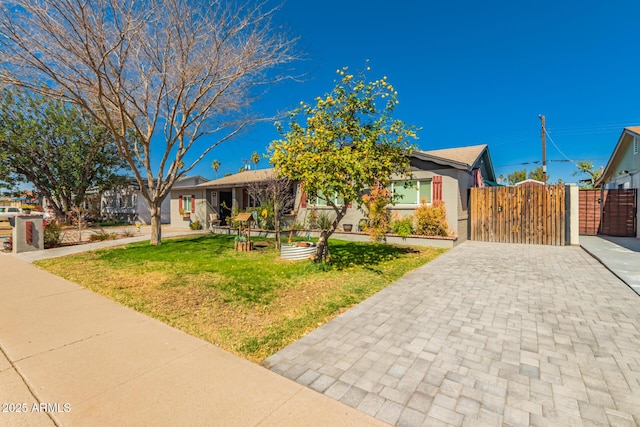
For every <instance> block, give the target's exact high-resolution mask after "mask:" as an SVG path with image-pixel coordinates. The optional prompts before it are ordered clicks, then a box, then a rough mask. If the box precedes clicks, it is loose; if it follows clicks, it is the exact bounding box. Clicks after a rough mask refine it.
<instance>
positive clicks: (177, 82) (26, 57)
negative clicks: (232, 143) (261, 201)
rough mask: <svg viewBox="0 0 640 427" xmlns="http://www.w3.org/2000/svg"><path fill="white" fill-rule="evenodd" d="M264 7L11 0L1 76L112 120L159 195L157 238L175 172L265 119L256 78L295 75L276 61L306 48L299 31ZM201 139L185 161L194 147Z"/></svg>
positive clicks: (144, 183)
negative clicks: (285, 30)
mask: <svg viewBox="0 0 640 427" xmlns="http://www.w3.org/2000/svg"><path fill="white" fill-rule="evenodd" d="M264 6H265V3H258V4H255V3H254V2H251V1H249V0H242V1H238V2H231V1H222V0H201V1H200V0H138V1H134V0H104V1H86V0H12V1H6V2H3V3H2V6H0V51H1V53H2V58H3V59H2V69H0V83H1V84H8V85H16V86H20V87H23V88H26V89H28V90H32V91H35V92H39V93H42V94H45V95H48V96H52V97H55V98H57V99H61V100H64V101H67V102H71V103H73V104H76V105H78V106H80V107H82V108H84V109H85V110H86V111H88V112H89V113H90V114H91V115H92V116H93V117H94V118H95V119H96V120H97V121H98V122H99V123H100V124H101V125H103V126H104V127H105V128H107V129H108V130H109V132H110V133H111V134H112V135H113V136H114V138H115V140H116V143H117V144H118V151H119V153H120V154H121V155H122V156H123V158H124V159H125V160H126V161H127V163H128V164H129V166H130V167H131V169H132V171H133V174H134V176H135V178H136V179H137V181H138V183H139V184H140V188H141V192H142V196H143V197H144V199H145V200H146V201H147V203H148V204H149V207H150V210H151V214H152V225H154V227H153V229H154V230H155V233H154V234H153V235H152V243H155V244H158V243H160V204H161V203H162V200H164V198H165V197H166V196H167V195H168V194H169V191H170V189H171V187H172V186H173V184H174V183H175V181H176V180H177V179H178V178H179V177H181V176H182V175H184V174H185V173H187V172H188V171H189V170H191V169H192V168H193V167H194V166H195V165H196V164H197V163H198V162H199V161H201V160H202V158H204V156H205V155H206V154H207V153H208V152H209V151H211V150H212V149H213V148H215V147H216V146H218V145H219V144H221V143H222V142H224V141H226V140H227V139H229V138H231V137H233V136H235V135H236V134H237V133H238V132H239V131H240V130H242V129H244V128H245V127H246V126H247V125H249V124H250V123H252V122H253V121H255V119H256V118H251V117H249V118H247V117H248V116H246V111H247V109H248V107H249V106H250V105H251V102H252V101H253V99H254V97H255V96H256V93H255V92H256V91H255V89H256V88H257V87H259V86H264V85H268V84H271V83H273V82H276V81H279V80H282V79H284V78H287V76H283V75H282V74H281V73H278V72H273V70H274V69H278V67H279V66H281V65H283V64H285V63H288V62H291V61H293V60H294V59H297V58H296V54H295V53H294V49H293V47H294V42H295V40H293V39H290V38H288V37H287V36H286V35H285V34H282V33H281V32H279V31H278V30H276V29H275V28H274V26H273V25H272V23H271V18H272V16H273V14H274V13H275V12H276V10H277V8H276V9H267V10H265V7H264ZM131 134H133V135H134V137H133V138H131ZM212 134H215V135H216V136H215V137H213V138H206V141H205V138H203V137H205V136H207V135H212ZM162 139H164V145H162V144H158V141H159V140H162ZM131 140H134V141H135V144H133V145H131V144H130V143H128V141H131ZM152 142H153V150H152ZM159 146H160V147H161V149H160V150H158V147H159ZM196 150H197V151H198V152H199V153H197V155H196V159H195V160H194V161H193V162H192V163H191V164H190V165H189V166H188V167H187V168H185V167H184V164H185V157H186V156H187V155H189V153H190V152H191V151H196ZM152 153H153V158H152Z"/></svg>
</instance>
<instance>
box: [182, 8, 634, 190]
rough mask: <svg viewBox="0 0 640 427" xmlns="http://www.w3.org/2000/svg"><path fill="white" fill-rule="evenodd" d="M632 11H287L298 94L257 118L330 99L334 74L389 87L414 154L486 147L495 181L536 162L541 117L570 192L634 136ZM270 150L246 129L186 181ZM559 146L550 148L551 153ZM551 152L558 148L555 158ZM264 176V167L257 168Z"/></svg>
mask: <svg viewBox="0 0 640 427" xmlns="http://www.w3.org/2000/svg"><path fill="white" fill-rule="evenodd" d="M638 12H640V2H637V0H636V1H627V0H622V1H616V2H602V1H591V0H584V1H564V0H555V1H547V0H542V1H537V2H521V1H484V2H477V1H461V0H458V1H456V0H453V1H437V2H435V1H404V0H397V1H396V2H388V1H379V0H342V1H336V0H324V1H322V2H306V1H299V0H289V1H288V2H286V3H285V4H284V5H283V7H282V10H281V11H280V12H279V13H278V14H277V16H276V20H277V21H278V23H279V24H280V25H281V26H282V28H284V29H286V31H287V32H288V33H289V34H291V35H292V36H297V37H299V38H300V40H299V42H298V49H299V51H300V53H301V55H303V56H304V58H305V59H304V60H303V61H298V62H296V63H294V64H290V65H291V66H292V67H293V68H294V72H295V73H300V74H304V76H305V77H304V79H303V81H302V82H296V83H294V82H288V83H285V84H281V85H280V86H277V87H274V88H272V89H271V90H270V91H269V92H268V93H267V94H266V95H265V96H264V97H263V99H262V100H261V101H260V102H259V103H257V104H256V105H255V109H256V110H257V111H259V112H261V113H262V114H264V115H274V114H276V113H277V112H283V111H286V110H289V109H292V108H295V107H296V106H297V105H298V104H299V103H300V101H307V102H310V101H312V100H313V98H315V97H317V96H320V95H323V94H324V93H327V92H329V91H331V89H332V88H333V86H334V80H335V78H336V74H335V71H336V69H338V68H341V67H344V66H348V67H349V68H350V69H352V70H360V69H362V68H364V66H365V65H364V64H365V60H367V59H368V60H369V65H370V66H371V71H370V72H369V77H370V78H371V79H377V78H379V77H381V76H383V75H386V76H388V79H389V81H390V83H392V84H393V85H394V87H395V88H396V89H397V91H398V96H399V100H400V105H399V107H398V109H397V110H396V117H397V118H399V119H402V120H404V121H405V122H407V123H409V124H412V125H415V126H418V127H421V128H422V130H421V131H420V133H419V140H418V141H417V144H418V148H419V149H422V150H431V149H440V148H449V147H456V146H464V145H476V144H488V145H489V150H490V153H491V157H492V160H493V164H494V169H495V171H496V175H500V174H505V175H507V174H508V173H510V172H512V171H514V170H516V169H522V168H524V167H526V168H527V170H531V169H533V168H535V167H536V166H538V165H537V164H533V163H530V164H526V165H525V164H523V163H527V162H535V161H540V160H541V157H542V149H541V141H540V120H539V119H538V114H543V115H545V116H546V124H547V131H548V133H549V135H550V137H551V138H550V139H549V138H547V159H548V160H550V161H549V163H548V167H547V170H548V174H549V175H550V180H551V181H552V182H555V181H557V179H558V178H561V179H563V180H564V181H565V182H576V181H577V179H578V177H574V176H572V172H573V171H574V170H575V166H574V165H573V164H572V163H569V162H557V161H554V160H567V159H571V160H592V161H593V162H594V164H596V165H598V166H599V165H602V166H604V165H605V164H606V161H607V159H608V157H609V155H610V154H611V152H612V151H613V148H614V146H615V144H616V142H617V140H618V137H619V136H620V133H621V132H622V129H623V127H625V126H632V125H639V124H640V102H638V100H640V96H639V95H640V93H639V92H640V85H639V84H638V78H639V77H640V55H638V53H637V52H638V45H639V43H638V42H639V41H640V36H639V35H638V34H639V33H638V29H637V25H636V24H635V20H634V17H635V16H638ZM276 138H278V134H277V132H276V131H275V129H274V127H273V125H272V124H271V123H269V124H262V125H260V126H256V127H254V128H253V129H252V130H251V131H249V132H246V133H245V134H243V135H241V136H240V137H239V138H237V139H235V140H233V141H231V142H227V143H224V144H222V145H220V146H219V147H217V148H216V149H214V150H213V151H212V152H211V153H210V154H209V155H208V157H207V158H206V159H205V160H204V161H203V162H202V163H201V164H200V165H199V166H198V167H197V168H196V169H195V170H194V171H193V174H200V175H203V176H206V177H209V178H213V177H214V176H215V173H214V172H213V170H212V169H211V167H210V163H211V161H212V160H214V159H218V160H220V162H221V163H222V166H221V168H220V171H219V173H220V176H222V175H223V174H224V173H227V172H236V171H237V170H238V168H240V166H241V165H242V162H241V159H246V158H249V156H250V155H251V153H252V152H253V151H258V152H260V153H265V152H266V147H267V146H268V145H269V143H270V141H271V140H273V139H276ZM554 144H555V146H554ZM556 146H557V147H556ZM265 167H268V161H267V160H266V159H263V160H262V161H261V162H260V163H259V165H258V168H265Z"/></svg>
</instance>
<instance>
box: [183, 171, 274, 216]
mask: <svg viewBox="0 0 640 427" xmlns="http://www.w3.org/2000/svg"><path fill="white" fill-rule="evenodd" d="M274 178H275V173H274V171H273V169H258V170H248V171H244V172H238V173H237V174H234V175H229V176H225V177H223V178H220V179H216V180H213V181H208V182H205V183H202V184H198V185H184V186H183V185H181V186H179V187H178V186H176V187H174V188H173V189H172V190H171V202H170V211H171V227H175V228H188V227H189V226H190V225H191V223H193V222H195V221H198V222H199V223H200V225H201V226H202V227H203V228H208V227H209V225H211V219H212V217H211V215H212V214H213V215H214V217H215V218H217V219H215V220H214V221H215V223H216V224H221V225H227V223H228V219H229V217H230V216H231V211H232V209H234V208H236V209H237V210H239V211H244V210H246V209H248V208H252V207H257V203H256V201H255V200H253V198H252V197H250V196H249V189H250V188H251V186H252V185H259V184H260V183H264V182H267V181H270V180H273V179H274Z"/></svg>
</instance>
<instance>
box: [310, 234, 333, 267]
mask: <svg viewBox="0 0 640 427" xmlns="http://www.w3.org/2000/svg"><path fill="white" fill-rule="evenodd" d="M331 234H333V232H332V231H331V230H322V231H321V232H320V238H319V239H318V246H317V248H316V257H315V258H314V261H315V262H323V261H325V260H326V259H327V257H328V256H329V236H331Z"/></svg>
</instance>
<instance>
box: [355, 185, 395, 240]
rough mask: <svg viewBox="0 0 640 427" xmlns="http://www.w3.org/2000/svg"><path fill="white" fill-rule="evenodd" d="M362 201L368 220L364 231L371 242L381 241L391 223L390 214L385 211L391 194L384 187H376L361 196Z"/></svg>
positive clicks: (387, 210)
mask: <svg viewBox="0 0 640 427" xmlns="http://www.w3.org/2000/svg"><path fill="white" fill-rule="evenodd" d="M362 201H363V202H364V209H365V213H366V215H367V218H368V221H367V226H366V228H365V231H366V232H367V233H369V238H370V239H371V240H373V241H376V240H381V239H382V238H383V237H384V235H385V234H386V232H387V231H388V230H389V225H390V223H391V213H390V212H389V209H387V206H388V205H389V203H391V192H390V191H389V190H387V189H386V188H384V187H376V188H374V189H373V190H371V192H370V193H369V194H365V195H364V196H362Z"/></svg>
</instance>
